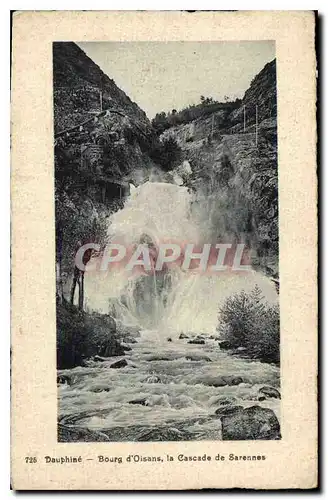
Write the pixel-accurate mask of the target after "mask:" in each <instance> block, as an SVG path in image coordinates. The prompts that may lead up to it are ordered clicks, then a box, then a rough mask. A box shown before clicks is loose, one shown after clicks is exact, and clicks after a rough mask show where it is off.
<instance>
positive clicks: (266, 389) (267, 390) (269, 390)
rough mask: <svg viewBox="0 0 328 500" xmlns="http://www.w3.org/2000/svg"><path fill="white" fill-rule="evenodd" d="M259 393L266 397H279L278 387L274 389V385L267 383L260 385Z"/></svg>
mask: <svg viewBox="0 0 328 500" xmlns="http://www.w3.org/2000/svg"><path fill="white" fill-rule="evenodd" d="M259 393H260V394H259V396H261V395H263V396H265V397H268V398H276V399H281V397H280V392H279V391H278V389H275V388H274V387H270V386H268V385H265V386H263V387H261V389H260V390H259Z"/></svg>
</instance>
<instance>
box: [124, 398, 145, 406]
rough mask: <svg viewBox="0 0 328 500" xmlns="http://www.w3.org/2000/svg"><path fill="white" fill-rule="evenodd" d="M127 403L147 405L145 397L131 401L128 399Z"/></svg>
mask: <svg viewBox="0 0 328 500" xmlns="http://www.w3.org/2000/svg"><path fill="white" fill-rule="evenodd" d="M128 403H129V405H142V406H147V405H148V403H147V399H146V398H140V399H132V401H128Z"/></svg>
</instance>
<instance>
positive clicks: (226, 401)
mask: <svg viewBox="0 0 328 500" xmlns="http://www.w3.org/2000/svg"><path fill="white" fill-rule="evenodd" d="M236 401H237V398H235V397H234V396H229V397H225V396H220V397H219V398H217V399H216V400H215V403H216V404H219V405H220V406H228V405H233V404H234V403H236Z"/></svg>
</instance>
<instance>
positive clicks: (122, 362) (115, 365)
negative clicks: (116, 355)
mask: <svg viewBox="0 0 328 500" xmlns="http://www.w3.org/2000/svg"><path fill="white" fill-rule="evenodd" d="M125 366H128V362H127V361H126V359H120V360H119V361H115V363H113V364H112V365H110V368H124V367H125Z"/></svg>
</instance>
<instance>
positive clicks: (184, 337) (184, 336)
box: [179, 332, 189, 340]
mask: <svg viewBox="0 0 328 500" xmlns="http://www.w3.org/2000/svg"><path fill="white" fill-rule="evenodd" d="M179 339H180V340H182V339H189V336H188V335H186V334H185V333H183V332H182V333H180V335H179Z"/></svg>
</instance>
